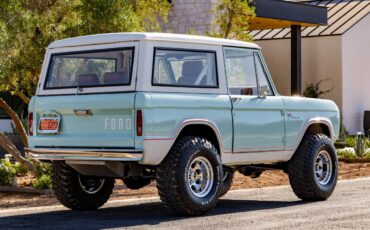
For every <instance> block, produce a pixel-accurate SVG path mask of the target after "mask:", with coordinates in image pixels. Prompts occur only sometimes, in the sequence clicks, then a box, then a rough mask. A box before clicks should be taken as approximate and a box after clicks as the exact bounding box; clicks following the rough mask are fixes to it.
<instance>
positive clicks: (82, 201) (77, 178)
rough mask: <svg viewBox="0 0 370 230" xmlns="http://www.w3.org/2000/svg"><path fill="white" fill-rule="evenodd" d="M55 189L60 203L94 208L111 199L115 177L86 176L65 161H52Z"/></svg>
mask: <svg viewBox="0 0 370 230" xmlns="http://www.w3.org/2000/svg"><path fill="white" fill-rule="evenodd" d="M52 169H53V170H52V181H53V189H54V191H55V194H56V197H57V199H58V200H59V202H60V203H62V204H63V205H64V206H66V207H67V208H70V209H73V210H93V209H97V208H99V207H101V206H102V205H103V204H105V202H107V200H108V199H109V197H110V195H111V193H112V191H113V187H114V179H112V178H103V177H94V176H84V175H81V174H79V173H78V172H76V171H75V170H74V169H72V168H71V167H70V166H68V165H67V164H66V163H64V162H63V161H53V162H52Z"/></svg>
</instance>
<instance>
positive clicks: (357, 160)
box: [338, 157, 370, 164]
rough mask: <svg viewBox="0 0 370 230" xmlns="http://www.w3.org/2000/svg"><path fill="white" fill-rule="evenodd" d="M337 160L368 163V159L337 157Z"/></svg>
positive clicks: (369, 161)
mask: <svg viewBox="0 0 370 230" xmlns="http://www.w3.org/2000/svg"><path fill="white" fill-rule="evenodd" d="M338 161H340V162H344V163H347V164H354V163H370V159H348V158H343V157H339V158H338Z"/></svg>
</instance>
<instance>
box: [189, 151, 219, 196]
mask: <svg viewBox="0 0 370 230" xmlns="http://www.w3.org/2000/svg"><path fill="white" fill-rule="evenodd" d="M187 179H188V186H189V188H190V191H191V192H192V193H193V194H194V195H195V196H197V197H205V196H207V195H208V194H209V192H210V191H211V189H212V186H213V182H214V174H213V168H212V165H211V163H210V162H209V160H208V159H206V158H205V157H196V158H195V159H193V161H192V162H191V163H190V164H189V165H188V169H187Z"/></svg>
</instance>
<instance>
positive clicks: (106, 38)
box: [48, 33, 260, 49]
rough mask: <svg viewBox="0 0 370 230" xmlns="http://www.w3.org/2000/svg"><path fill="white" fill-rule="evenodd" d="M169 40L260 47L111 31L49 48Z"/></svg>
mask: <svg viewBox="0 0 370 230" xmlns="http://www.w3.org/2000/svg"><path fill="white" fill-rule="evenodd" d="M142 40H151V41H169V42H186V43H198V44H212V45H225V46H240V47H248V48H256V49H259V48H260V47H259V46H258V45H256V44H254V43H250V42H242V41H237V40H231V39H221V38H212V37H204V36H195V35H185V34H171V33H110V34H96V35H88V36H81V37H75V38H68V39H63V40H59V41H55V42H53V43H51V44H50V45H49V47H48V48H49V49H53V48H59V47H73V46H83V45H97V44H103V43H104V44H107V43H117V42H126V41H142Z"/></svg>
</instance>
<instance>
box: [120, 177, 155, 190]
mask: <svg viewBox="0 0 370 230" xmlns="http://www.w3.org/2000/svg"><path fill="white" fill-rule="evenodd" d="M151 181H152V180H151V179H150V178H146V177H128V178H125V179H123V183H124V184H125V185H126V187H127V188H129V189H133V190H137V189H141V188H143V187H145V186H147V185H148V184H150V182H151Z"/></svg>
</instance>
